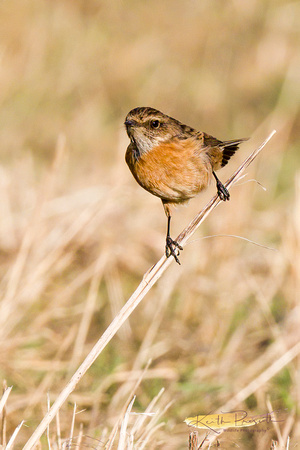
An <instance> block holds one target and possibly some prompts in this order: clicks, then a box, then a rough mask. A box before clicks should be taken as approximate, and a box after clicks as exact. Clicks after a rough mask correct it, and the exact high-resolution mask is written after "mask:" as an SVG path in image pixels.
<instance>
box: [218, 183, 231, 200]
mask: <svg viewBox="0 0 300 450" xmlns="http://www.w3.org/2000/svg"><path fill="white" fill-rule="evenodd" d="M217 192H218V196H219V198H220V199H221V200H223V201H224V202H226V200H229V199H230V194H229V192H228V190H227V189H226V187H225V186H224V184H222V183H221V181H220V180H217Z"/></svg>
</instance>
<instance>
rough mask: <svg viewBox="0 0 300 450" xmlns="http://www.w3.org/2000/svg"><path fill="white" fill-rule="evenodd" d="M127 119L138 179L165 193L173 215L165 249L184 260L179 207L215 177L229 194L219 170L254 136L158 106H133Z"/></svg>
mask: <svg viewBox="0 0 300 450" xmlns="http://www.w3.org/2000/svg"><path fill="white" fill-rule="evenodd" d="M124 125H125V127H126V131H127V135H128V137H129V139H130V144H129V145H128V147H127V150H126V155H125V160H126V163H127V165H128V167H129V169H130V171H131V173H132V175H133V177H134V178H135V180H136V181H137V182H138V184H139V185H140V186H141V187H143V188H144V189H145V190H146V191H148V192H150V193H151V194H153V195H155V196H157V197H159V198H160V199H161V201H162V204H163V207H164V211H165V214H166V216H167V234H166V245H165V253H166V256H167V257H169V256H170V255H172V256H173V257H174V259H175V261H176V262H177V263H178V264H180V261H179V258H178V256H179V254H180V250H183V248H182V246H181V245H179V243H178V242H177V241H176V240H173V239H172V238H171V217H172V209H173V207H174V206H176V205H179V204H183V203H186V202H187V201H189V200H190V199H191V198H193V197H195V196H196V195H198V194H199V193H200V192H201V191H203V190H204V189H205V188H206V187H207V186H208V185H209V184H210V182H211V180H212V179H213V178H214V179H215V181H216V187H217V194H218V196H219V198H220V199H221V200H223V201H227V200H229V198H230V195H229V192H228V190H227V189H226V187H225V186H224V185H223V184H222V182H221V181H220V180H219V178H218V177H217V175H216V173H215V172H216V171H217V170H219V169H221V168H222V167H224V166H225V165H226V164H227V163H228V161H229V160H230V158H231V157H232V156H233V155H234V153H235V152H236V151H237V150H238V148H239V144H241V143H242V142H243V141H246V140H247V139H248V138H242V139H233V140H229V141H221V140H219V139H216V138H215V137H213V136H210V135H209V134H207V133H204V132H203V131H197V130H195V129H194V128H192V127H190V126H188V125H185V124H183V123H181V122H180V121H179V120H176V119H174V118H173V117H170V116H168V115H166V114H164V113H162V112H160V111H158V110H157V109H155V108H152V107H137V108H134V109H132V110H131V111H129V113H128V114H127V116H126V118H125V122H124Z"/></svg>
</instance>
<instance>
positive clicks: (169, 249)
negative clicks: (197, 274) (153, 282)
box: [166, 236, 183, 265]
mask: <svg viewBox="0 0 300 450" xmlns="http://www.w3.org/2000/svg"><path fill="white" fill-rule="evenodd" d="M179 250H183V248H182V247H181V245H179V244H178V242H176V241H174V240H173V239H172V238H171V237H170V236H167V239H166V257H167V258H169V256H171V255H172V256H173V257H174V259H175V261H176V262H177V264H179V265H180V261H179V259H178V255H179Z"/></svg>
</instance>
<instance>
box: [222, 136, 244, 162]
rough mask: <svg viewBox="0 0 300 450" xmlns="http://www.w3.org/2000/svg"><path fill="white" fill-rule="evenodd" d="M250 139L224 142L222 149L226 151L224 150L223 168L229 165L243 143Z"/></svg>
mask: <svg viewBox="0 0 300 450" xmlns="http://www.w3.org/2000/svg"><path fill="white" fill-rule="evenodd" d="M248 139H249V138H244V139H233V140H231V141H224V142H222V147H223V149H224V150H223V158H222V163H221V167H224V166H226V164H227V163H228V161H229V160H230V158H231V157H232V155H234V154H235V152H236V151H237V150H238V148H239V145H240V144H241V142H244V141H247V140H248Z"/></svg>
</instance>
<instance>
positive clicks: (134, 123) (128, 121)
mask: <svg viewBox="0 0 300 450" xmlns="http://www.w3.org/2000/svg"><path fill="white" fill-rule="evenodd" d="M124 124H125V126H126V127H127V128H128V127H134V125H136V122H135V120H129V119H127V120H125V122H124Z"/></svg>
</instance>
